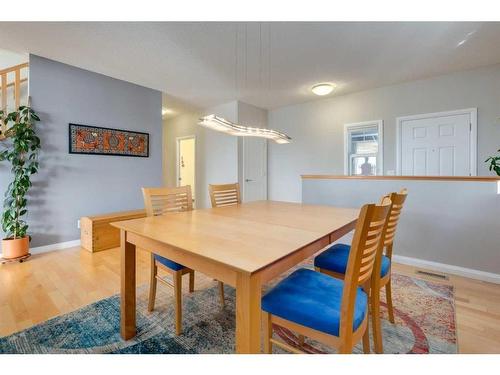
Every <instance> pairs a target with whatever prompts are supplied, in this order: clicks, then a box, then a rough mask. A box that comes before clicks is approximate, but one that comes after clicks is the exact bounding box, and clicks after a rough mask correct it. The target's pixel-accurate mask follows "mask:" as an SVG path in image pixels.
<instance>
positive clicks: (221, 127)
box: [198, 114, 291, 144]
mask: <svg viewBox="0 0 500 375" xmlns="http://www.w3.org/2000/svg"><path fill="white" fill-rule="evenodd" d="M198 125H201V126H203V127H205V128H208V129H212V130H216V131H219V132H222V133H226V134H230V135H235V136H239V137H260V138H267V139H271V140H273V141H274V142H276V143H280V144H283V143H290V140H291V138H290V137H289V136H288V135H286V134H283V133H280V132H278V131H276V130H272V129H266V128H252V127H249V126H243V125H239V124H235V123H232V122H231V121H228V120H226V119H223V118H222V117H218V116H216V115H213V114H212V115H208V116H204V117H202V118H200V122H199V123H198Z"/></svg>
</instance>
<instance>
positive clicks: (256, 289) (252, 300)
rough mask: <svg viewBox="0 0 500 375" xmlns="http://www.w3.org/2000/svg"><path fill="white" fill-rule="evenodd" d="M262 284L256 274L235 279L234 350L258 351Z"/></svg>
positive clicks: (243, 275)
mask: <svg viewBox="0 0 500 375" xmlns="http://www.w3.org/2000/svg"><path fill="white" fill-rule="evenodd" d="M261 289H262V285H261V283H260V277H259V276H258V275H248V274H238V276H237V279H236V352H237V353H260V352H261V350H260V345H261V340H260V336H261V310H260V298H261V293H262V290H261Z"/></svg>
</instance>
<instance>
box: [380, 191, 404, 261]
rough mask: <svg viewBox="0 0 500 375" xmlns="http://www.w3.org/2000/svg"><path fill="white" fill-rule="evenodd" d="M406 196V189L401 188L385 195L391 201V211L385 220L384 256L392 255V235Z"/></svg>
mask: <svg viewBox="0 0 500 375" xmlns="http://www.w3.org/2000/svg"><path fill="white" fill-rule="evenodd" d="M407 196H408V190H407V189H401V191H400V192H399V193H395V192H394V193H391V194H389V195H387V197H389V199H390V200H391V201H392V207H391V212H390V213H389V219H388V221H387V230H386V232H385V236H384V246H385V248H386V256H387V257H389V258H391V257H392V244H393V243H394V237H395V236H396V228H397V226H398V223H399V217H400V215H401V211H402V210H403V206H404V203H405V201H406V197H407Z"/></svg>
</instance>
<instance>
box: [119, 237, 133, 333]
mask: <svg viewBox="0 0 500 375" xmlns="http://www.w3.org/2000/svg"><path fill="white" fill-rule="evenodd" d="M120 239H121V240H120V257H121V296H120V297H121V298H120V313H121V317H120V333H121V336H122V338H123V339H124V340H129V339H131V338H132V337H134V336H135V335H136V326H135V313H136V310H135V303H136V300H135V287H136V285H135V284H136V283H135V255H136V251H135V245H134V244H131V243H129V242H127V232H125V231H124V230H121V232H120Z"/></svg>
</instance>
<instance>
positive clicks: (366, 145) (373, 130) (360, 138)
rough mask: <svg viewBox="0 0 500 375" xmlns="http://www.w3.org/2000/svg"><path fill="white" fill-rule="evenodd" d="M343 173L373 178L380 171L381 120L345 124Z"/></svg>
mask: <svg viewBox="0 0 500 375" xmlns="http://www.w3.org/2000/svg"><path fill="white" fill-rule="evenodd" d="M344 135H345V145H344V150H345V165H344V173H345V174H347V175H349V176H374V175H381V174H383V169H382V120H378V121H368V122H360V123H356V124H346V125H345V129H344Z"/></svg>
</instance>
